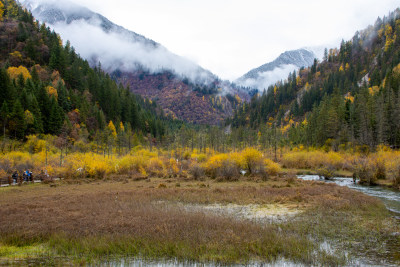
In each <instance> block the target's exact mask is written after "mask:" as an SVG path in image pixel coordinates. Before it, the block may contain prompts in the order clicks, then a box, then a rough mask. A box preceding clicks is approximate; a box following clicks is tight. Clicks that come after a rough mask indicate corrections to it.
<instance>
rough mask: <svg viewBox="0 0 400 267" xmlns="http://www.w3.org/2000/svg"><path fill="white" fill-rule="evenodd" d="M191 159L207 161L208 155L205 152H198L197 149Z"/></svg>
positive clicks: (200, 161)
mask: <svg viewBox="0 0 400 267" xmlns="http://www.w3.org/2000/svg"><path fill="white" fill-rule="evenodd" d="M190 157H191V159H192V160H195V161H197V162H199V163H202V162H205V161H206V160H207V155H206V154H203V153H197V152H196V151H195V152H193V153H192V154H191V156H190Z"/></svg>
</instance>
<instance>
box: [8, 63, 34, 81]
mask: <svg viewBox="0 0 400 267" xmlns="http://www.w3.org/2000/svg"><path fill="white" fill-rule="evenodd" d="M7 73H8V75H9V76H10V78H11V79H17V78H18V77H19V76H20V75H21V74H22V77H24V80H25V81H26V80H27V79H31V78H32V76H31V74H30V73H29V71H28V69H27V68H25V67H24V66H19V67H18V68H16V67H9V68H8V69H7Z"/></svg>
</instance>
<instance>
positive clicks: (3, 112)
mask: <svg viewBox="0 0 400 267" xmlns="http://www.w3.org/2000/svg"><path fill="white" fill-rule="evenodd" d="M0 117H1V123H2V128H3V137H4V138H5V137H6V127H7V123H8V119H9V117H10V111H9V109H8V105H7V102H6V101H4V102H3V104H2V106H1V109H0Z"/></svg>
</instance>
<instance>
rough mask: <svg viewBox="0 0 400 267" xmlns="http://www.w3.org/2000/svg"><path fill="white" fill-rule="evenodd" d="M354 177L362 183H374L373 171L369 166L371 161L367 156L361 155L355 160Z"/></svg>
mask: <svg viewBox="0 0 400 267" xmlns="http://www.w3.org/2000/svg"><path fill="white" fill-rule="evenodd" d="M354 177H355V178H356V179H358V180H359V181H360V184H362V185H375V184H376V178H375V175H374V171H373V169H372V168H371V161H370V160H369V159H368V158H366V157H363V158H360V159H358V160H357V163H356V166H355V172H354Z"/></svg>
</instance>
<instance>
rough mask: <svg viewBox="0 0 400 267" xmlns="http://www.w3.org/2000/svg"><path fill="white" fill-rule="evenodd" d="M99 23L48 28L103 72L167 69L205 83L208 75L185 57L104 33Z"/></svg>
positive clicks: (57, 25)
mask: <svg viewBox="0 0 400 267" xmlns="http://www.w3.org/2000/svg"><path fill="white" fill-rule="evenodd" d="M99 24H100V22H98V23H93V21H91V23H88V22H87V21H86V20H83V19H82V20H77V21H73V22H71V23H69V24H67V23H66V22H57V23H55V24H54V25H52V28H53V29H54V30H55V31H56V32H58V33H59V34H60V35H61V37H62V38H63V40H64V41H66V40H69V41H70V42H71V44H72V45H73V46H74V47H75V49H76V51H77V52H78V53H79V54H80V55H81V56H82V57H83V58H85V59H87V60H88V61H90V62H91V63H94V64H95V63H97V62H101V64H102V67H103V68H104V69H105V70H107V71H114V70H117V69H119V70H121V71H126V72H129V71H132V70H135V69H137V68H138V67H139V66H140V67H142V68H144V69H146V70H149V71H150V72H154V73H158V72H162V71H163V70H171V71H173V72H175V73H176V74H177V75H181V76H184V77H188V78H189V79H191V80H192V81H203V82H206V81H207V80H208V79H209V78H210V74H209V73H208V72H207V71H205V70H202V69H201V68H199V66H198V65H196V64H194V63H193V62H191V61H189V60H186V59H185V58H182V57H179V56H177V55H174V54H173V53H171V52H169V51H168V50H167V49H166V48H165V47H163V46H156V47H155V46H152V45H149V44H147V43H143V42H132V40H131V39H130V37H129V36H127V35H124V34H121V33H114V32H110V33H106V32H104V31H103V30H102V29H101V28H100V25H99Z"/></svg>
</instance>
